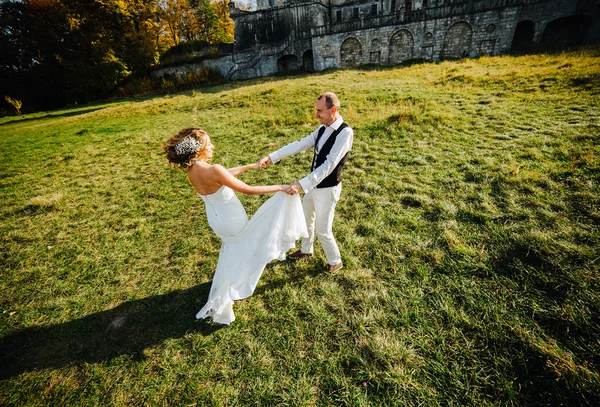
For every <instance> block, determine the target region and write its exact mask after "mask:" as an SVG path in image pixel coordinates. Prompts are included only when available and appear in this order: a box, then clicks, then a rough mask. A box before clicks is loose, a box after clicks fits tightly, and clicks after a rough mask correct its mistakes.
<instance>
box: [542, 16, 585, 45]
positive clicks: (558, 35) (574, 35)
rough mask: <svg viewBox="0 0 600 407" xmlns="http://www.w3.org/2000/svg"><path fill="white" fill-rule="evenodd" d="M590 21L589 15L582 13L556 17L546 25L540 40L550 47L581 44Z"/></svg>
mask: <svg viewBox="0 0 600 407" xmlns="http://www.w3.org/2000/svg"><path fill="white" fill-rule="evenodd" d="M592 22H593V20H592V18H591V17H589V16H584V15H576V16H567V17H561V18H557V19H556V20H552V21H550V22H549V23H548V24H547V25H546V27H545V28H544V32H543V33H542V38H541V41H540V42H541V43H542V44H543V45H545V46H551V47H570V46H574V45H581V44H582V43H583V41H584V39H585V36H586V34H587V32H588V29H589V28H590V26H591V25H592Z"/></svg>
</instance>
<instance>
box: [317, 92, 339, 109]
mask: <svg viewBox="0 0 600 407" xmlns="http://www.w3.org/2000/svg"><path fill="white" fill-rule="evenodd" d="M323 98H325V106H327V109H331V108H332V107H333V106H335V107H337V108H338V109H339V108H340V99H339V98H338V97H337V95H336V94H335V93H333V92H323V93H321V96H319V98H318V99H317V100H321V99H323Z"/></svg>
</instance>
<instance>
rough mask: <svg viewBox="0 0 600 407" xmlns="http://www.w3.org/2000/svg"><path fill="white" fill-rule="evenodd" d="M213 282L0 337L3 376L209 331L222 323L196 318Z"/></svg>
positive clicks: (139, 351) (136, 353) (136, 352)
mask: <svg viewBox="0 0 600 407" xmlns="http://www.w3.org/2000/svg"><path fill="white" fill-rule="evenodd" d="M267 267H269V266H267ZM265 271H267V270H265ZM309 274H310V273H309ZM302 277H303V276H302V275H294V276H292V277H290V278H286V279H283V280H277V281H273V282H271V283H268V284H266V285H260V286H259V287H257V289H256V290H255V292H254V295H261V294H262V293H264V292H265V291H267V290H272V289H274V288H276V287H277V286H280V285H283V284H287V283H289V282H290V281H297V280H299V279H300V278H302ZM210 285H211V283H204V284H200V285H198V286H195V287H192V288H189V289H187V290H179V291H173V292H170V293H167V294H163V295H155V296H151V297H147V298H143V299H140V300H134V301H129V302H125V303H123V304H121V305H119V306H117V307H115V308H112V309H109V310H106V311H101V312H97V313H94V314H90V315H88V316H86V317H83V318H81V319H76V320H73V321H69V322H65V323H62V324H57V325H52V326H47V327H45V326H41V327H31V328H25V329H23V330H21V331H17V332H15V333H12V334H9V335H7V336H5V337H4V338H0V379H8V378H11V377H14V376H17V375H19V374H21V373H23V372H28V371H32V370H35V369H48V368H61V367H64V366H68V365H72V364H78V363H99V362H103V361H108V360H111V359H113V358H115V357H118V356H120V355H130V356H131V357H133V358H134V359H138V360H141V359H143V358H144V353H143V352H144V349H146V348H148V347H151V346H153V345H156V344H160V343H162V342H164V341H165V340H167V339H170V338H181V337H183V336H184V335H186V334H187V333H190V332H195V333H199V334H202V335H211V334H212V333H213V332H215V331H217V330H219V329H221V328H223V327H224V326H223V325H218V324H213V323H207V322H206V321H204V320H200V321H198V320H196V318H195V313H196V312H197V311H198V310H199V309H200V308H202V306H203V305H204V302H205V301H206V299H207V298H208V292H209V290H210Z"/></svg>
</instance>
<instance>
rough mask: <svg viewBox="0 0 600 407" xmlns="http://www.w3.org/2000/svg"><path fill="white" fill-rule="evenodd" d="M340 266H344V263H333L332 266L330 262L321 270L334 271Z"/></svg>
mask: <svg viewBox="0 0 600 407" xmlns="http://www.w3.org/2000/svg"><path fill="white" fill-rule="evenodd" d="M342 267H344V265H343V264H342V263H341V262H340V263H338V264H334V265H333V266H332V265H331V264H328V265H326V266H325V267H324V268H323V270H322V271H323V272H324V273H335V272H336V271H338V270H341V269H342Z"/></svg>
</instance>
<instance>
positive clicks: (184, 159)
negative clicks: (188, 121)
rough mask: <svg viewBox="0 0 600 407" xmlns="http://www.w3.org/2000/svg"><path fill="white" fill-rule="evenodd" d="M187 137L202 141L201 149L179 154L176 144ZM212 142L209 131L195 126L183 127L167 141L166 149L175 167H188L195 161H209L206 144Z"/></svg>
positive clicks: (168, 157)
mask: <svg viewBox="0 0 600 407" xmlns="http://www.w3.org/2000/svg"><path fill="white" fill-rule="evenodd" d="M187 137H192V138H194V139H196V140H198V141H200V142H201V143H202V147H201V148H200V150H198V151H196V152H192V153H187V154H177V152H176V150H175V146H177V144H179V143H180V142H181V141H183V140H185V139H186V138H187ZM209 143H210V137H209V135H208V133H207V132H205V131H204V130H201V129H196V128H193V127H190V128H187V129H182V130H180V131H179V133H177V134H176V135H174V136H173V137H171V138H170V139H168V140H167V141H166V142H165V146H164V151H165V155H166V156H167V160H169V162H170V163H171V164H173V165H174V166H175V167H178V168H182V169H184V170H185V169H187V168H188V167H189V166H190V165H192V164H193V163H194V162H195V161H208V159H209V158H208V157H207V155H206V151H205V150H206V146H207V145H208V144H209Z"/></svg>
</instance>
